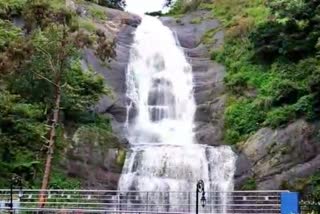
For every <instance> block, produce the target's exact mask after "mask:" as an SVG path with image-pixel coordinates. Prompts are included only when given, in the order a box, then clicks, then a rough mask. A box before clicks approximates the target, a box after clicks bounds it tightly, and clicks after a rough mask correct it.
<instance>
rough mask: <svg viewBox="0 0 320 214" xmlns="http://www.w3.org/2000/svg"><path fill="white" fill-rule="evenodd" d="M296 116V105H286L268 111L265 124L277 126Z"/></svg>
mask: <svg viewBox="0 0 320 214" xmlns="http://www.w3.org/2000/svg"><path fill="white" fill-rule="evenodd" d="M296 118H297V115H296V113H295V108H294V106H284V107H280V108H275V109H274V110H271V111H270V112H268V113H267V117H266V120H265V122H264V125H267V126H271V127H272V128H277V127H279V126H282V125H285V124H287V123H289V122H290V121H293V120H295V119H296Z"/></svg>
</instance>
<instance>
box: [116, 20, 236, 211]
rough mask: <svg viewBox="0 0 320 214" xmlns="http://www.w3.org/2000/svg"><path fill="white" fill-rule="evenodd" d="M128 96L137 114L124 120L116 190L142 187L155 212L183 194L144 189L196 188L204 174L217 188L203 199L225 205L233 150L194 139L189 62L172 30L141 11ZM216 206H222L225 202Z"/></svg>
mask: <svg viewBox="0 0 320 214" xmlns="http://www.w3.org/2000/svg"><path fill="white" fill-rule="evenodd" d="M127 97H128V100H129V101H128V106H127V107H128V114H129V113H130V112H133V111H134V112H136V116H135V118H134V119H133V120H132V121H127V131H128V136H127V137H128V140H129V142H130V145H131V149H130V151H129V152H128V154H127V157H126V161H125V164H124V168H123V172H122V175H121V178H120V181H119V187H118V188H119V191H121V192H127V191H139V192H141V194H139V193H138V195H137V197H138V199H139V201H140V202H141V203H143V204H145V203H148V204H151V205H154V208H153V207H152V206H149V208H148V209H151V210H152V209H157V211H159V207H156V205H157V204H167V205H168V206H167V207H163V208H160V209H162V211H176V210H179V204H182V203H185V202H184V201H185V199H184V198H183V197H182V196H181V197H179V196H178V195H175V196H172V195H171V196H170V195H167V196H166V195H165V194H164V195H162V194H151V195H148V198H146V196H145V195H144V194H143V192H147V191H150V192H161V193H167V192H195V189H196V183H197V181H198V180H200V179H202V180H204V182H205V185H206V186H205V188H206V191H207V192H220V193H215V195H214V196H215V197H214V198H213V199H212V200H211V199H210V198H209V199H208V198H207V202H208V203H216V204H220V205H221V204H226V202H227V197H226V196H227V193H226V192H228V191H232V190H233V175H234V165H235V155H234V153H233V152H232V150H231V149H230V148H229V147H227V146H221V147H210V146H205V145H200V144H197V142H196V140H195V137H194V131H193V129H194V126H195V125H194V114H195V111H196V103H195V99H194V95H193V75H192V67H191V65H190V64H189V63H188V61H187V59H186V57H185V55H184V52H183V50H182V49H181V48H180V47H179V44H178V42H177V40H176V38H175V36H174V34H173V32H172V31H171V30H170V29H169V28H168V27H166V26H164V25H163V24H162V23H161V21H160V20H158V19H157V18H154V17H149V16H144V17H143V19H142V23H141V25H140V26H139V27H138V28H137V30H136V32H135V38H134V43H133V45H132V48H131V53H130V59H129V65H128V68H127ZM137 197H135V200H136V198H137ZM194 200H195V199H191V201H194ZM210 200H211V201H210ZM189 202H190V201H189ZM126 203H130V201H127V202H126ZM215 209H216V210H215V211H217V212H218V211H219V212H225V211H226V207H225V206H222V207H221V206H220V207H219V206H217V207H216V208H215Z"/></svg>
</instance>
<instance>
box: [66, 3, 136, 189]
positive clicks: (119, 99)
mask: <svg viewBox="0 0 320 214" xmlns="http://www.w3.org/2000/svg"><path fill="white" fill-rule="evenodd" d="M74 7H76V8H75V10H76V11H77V12H78V13H80V14H81V16H87V15H88V14H87V11H86V7H85V6H84V5H82V6H81V5H74ZM101 8H103V7H101ZM103 9H104V10H105V13H106V14H107V18H106V19H105V20H103V21H102V20H100V21H99V22H95V21H94V20H93V21H92V24H93V25H95V27H96V28H97V29H99V30H101V31H103V32H104V33H105V34H106V35H107V38H109V39H110V40H112V39H116V50H115V51H116V57H115V58H114V59H112V60H111V62H110V63H108V65H106V63H103V62H101V61H100V59H99V58H98V57H97V56H95V54H94V52H93V51H92V50H90V49H86V50H84V60H83V62H82V65H83V66H84V68H88V67H91V68H92V69H93V70H94V71H95V72H97V73H99V74H101V75H103V76H104V77H105V81H106V84H107V85H108V86H109V87H110V88H111V89H112V92H113V94H112V95H113V96H112V97H107V96H105V97H103V99H102V100H101V101H100V103H99V104H98V105H97V106H96V107H95V109H94V110H95V112H97V113H100V114H104V115H107V116H109V117H110V118H111V120H112V126H113V131H114V133H115V134H118V136H116V135H114V134H111V133H108V132H105V131H103V130H99V129H98V130H92V129H90V127H80V128H79V129H78V130H77V131H75V132H74V133H73V134H70V136H71V137H70V136H69V137H68V139H69V141H71V142H70V145H71V146H70V147H69V148H66V155H65V156H66V158H65V159H64V160H63V161H62V163H61V166H62V168H63V169H64V170H65V172H66V174H67V175H69V176H71V177H75V178H78V179H80V180H81V184H82V188H84V189H116V188H117V186H118V180H119V177H120V175H121V171H122V165H123V162H124V160H125V151H126V148H125V146H126V141H125V140H123V139H122V137H121V136H120V134H119V133H120V132H117V127H118V124H121V123H123V122H125V120H126V96H125V93H126V67H127V64H128V59H129V52H130V45H131V43H132V41H133V32H134V30H135V29H136V27H137V26H138V25H139V23H140V18H139V17H138V16H135V15H132V14H129V13H126V12H123V11H119V10H114V9H110V8H103ZM71 133H72V132H71ZM72 136H73V137H72Z"/></svg>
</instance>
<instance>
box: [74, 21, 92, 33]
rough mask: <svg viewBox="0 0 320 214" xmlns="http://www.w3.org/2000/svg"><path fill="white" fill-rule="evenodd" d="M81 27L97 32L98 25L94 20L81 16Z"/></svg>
mask: <svg viewBox="0 0 320 214" xmlns="http://www.w3.org/2000/svg"><path fill="white" fill-rule="evenodd" d="M78 23H79V27H80V28H83V29H85V30H87V31H88V32H91V33H92V32H95V31H96V26H95V24H94V23H93V21H92V20H90V19H86V18H79V19H78Z"/></svg>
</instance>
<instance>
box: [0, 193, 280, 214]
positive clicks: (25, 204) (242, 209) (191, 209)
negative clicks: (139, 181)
mask: <svg viewBox="0 0 320 214" xmlns="http://www.w3.org/2000/svg"><path fill="white" fill-rule="evenodd" d="M39 192H40V190H32V189H28V190H23V192H21V190H13V192H12V193H13V208H12V210H10V206H8V203H10V198H11V193H10V190H9V189H5V190H0V212H1V213H6V212H9V213H10V212H11V213H22V214H25V213H26V214H27V213H74V214H76V213H78V214H79V213H114V214H116V213H121V214H126V213H128V214H129V213H141V214H143V213H170V214H178V213H179V214H180V213H195V210H196V193H195V192H136V191H130V192H119V191H108V190H47V191H46V201H45V202H44V206H43V207H42V208H39V202H38V201H39ZM280 194H281V192H280V191H235V192H206V193H205V198H206V204H205V207H201V206H200V207H199V213H239V214H242V213H261V214H262V213H264V214H268V213H280Z"/></svg>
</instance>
